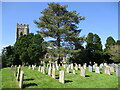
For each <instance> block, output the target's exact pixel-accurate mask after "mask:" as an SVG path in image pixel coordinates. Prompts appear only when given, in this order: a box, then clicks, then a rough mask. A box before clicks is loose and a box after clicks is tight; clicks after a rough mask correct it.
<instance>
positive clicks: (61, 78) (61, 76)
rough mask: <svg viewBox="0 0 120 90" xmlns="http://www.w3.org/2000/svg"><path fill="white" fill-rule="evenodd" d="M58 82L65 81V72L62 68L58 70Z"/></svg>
mask: <svg viewBox="0 0 120 90" xmlns="http://www.w3.org/2000/svg"><path fill="white" fill-rule="evenodd" d="M59 82H61V83H63V84H64V83H65V72H64V70H61V71H60V74H59Z"/></svg>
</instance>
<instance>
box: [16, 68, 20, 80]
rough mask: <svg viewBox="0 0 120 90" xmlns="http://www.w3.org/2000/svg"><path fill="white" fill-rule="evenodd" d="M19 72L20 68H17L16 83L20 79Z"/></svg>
mask: <svg viewBox="0 0 120 90" xmlns="http://www.w3.org/2000/svg"><path fill="white" fill-rule="evenodd" d="M20 70H21V68H20V67H18V70H17V77H16V79H17V81H19V80H20V79H19V78H20Z"/></svg>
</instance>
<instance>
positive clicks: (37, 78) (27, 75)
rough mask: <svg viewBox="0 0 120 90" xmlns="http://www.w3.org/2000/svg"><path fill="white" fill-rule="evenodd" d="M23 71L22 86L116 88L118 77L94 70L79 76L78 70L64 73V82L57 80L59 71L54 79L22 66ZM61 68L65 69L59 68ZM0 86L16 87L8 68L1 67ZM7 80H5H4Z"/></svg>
mask: <svg viewBox="0 0 120 90" xmlns="http://www.w3.org/2000/svg"><path fill="white" fill-rule="evenodd" d="M22 70H23V71H24V82H23V83H24V85H23V88H24V89H25V88H118V77H117V76H116V75H115V72H114V73H111V74H112V75H106V74H102V73H103V72H102V70H101V74H97V73H95V72H88V70H87V72H86V73H87V76H86V77H82V76H80V70H78V71H77V72H76V75H74V74H73V73H72V70H70V72H71V73H65V84H62V83H60V82H59V71H57V73H56V79H54V78H52V77H51V76H48V75H47V74H46V75H44V74H42V73H41V72H38V68H36V69H35V70H32V69H28V67H22ZM61 70H65V69H64V68H61ZM2 76H3V77H2V85H3V87H2V88H18V85H17V81H16V80H15V77H14V75H13V72H12V71H11V70H10V68H4V69H2ZM6 81H7V82H6Z"/></svg>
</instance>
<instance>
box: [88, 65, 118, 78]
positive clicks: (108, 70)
mask: <svg viewBox="0 0 120 90" xmlns="http://www.w3.org/2000/svg"><path fill="white" fill-rule="evenodd" d="M100 68H101V69H102V70H103V71H104V74H108V75H110V74H111V72H116V76H120V65H115V66H110V65H107V64H105V65H102V64H101V65H100V67H98V66H97V65H93V66H90V65H89V66H88V71H89V72H93V69H95V73H100Z"/></svg>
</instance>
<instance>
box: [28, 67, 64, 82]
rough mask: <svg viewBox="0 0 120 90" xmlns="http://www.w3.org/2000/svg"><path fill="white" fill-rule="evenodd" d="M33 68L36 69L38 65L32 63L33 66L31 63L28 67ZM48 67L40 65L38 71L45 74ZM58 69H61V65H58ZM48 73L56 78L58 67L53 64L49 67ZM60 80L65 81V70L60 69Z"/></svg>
mask: <svg viewBox="0 0 120 90" xmlns="http://www.w3.org/2000/svg"><path fill="white" fill-rule="evenodd" d="M31 68H32V69H33V70H35V68H36V65H32V67H31V66H30V65H29V67H28V69H31ZM45 69H46V67H45V66H39V67H38V71H39V72H42V73H43V74H46V70H45ZM57 70H59V66H58V67H57ZM48 75H49V76H52V78H54V79H56V69H55V67H54V66H53V67H52V66H50V67H48ZM59 82H61V83H65V72H64V70H61V71H59Z"/></svg>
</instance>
